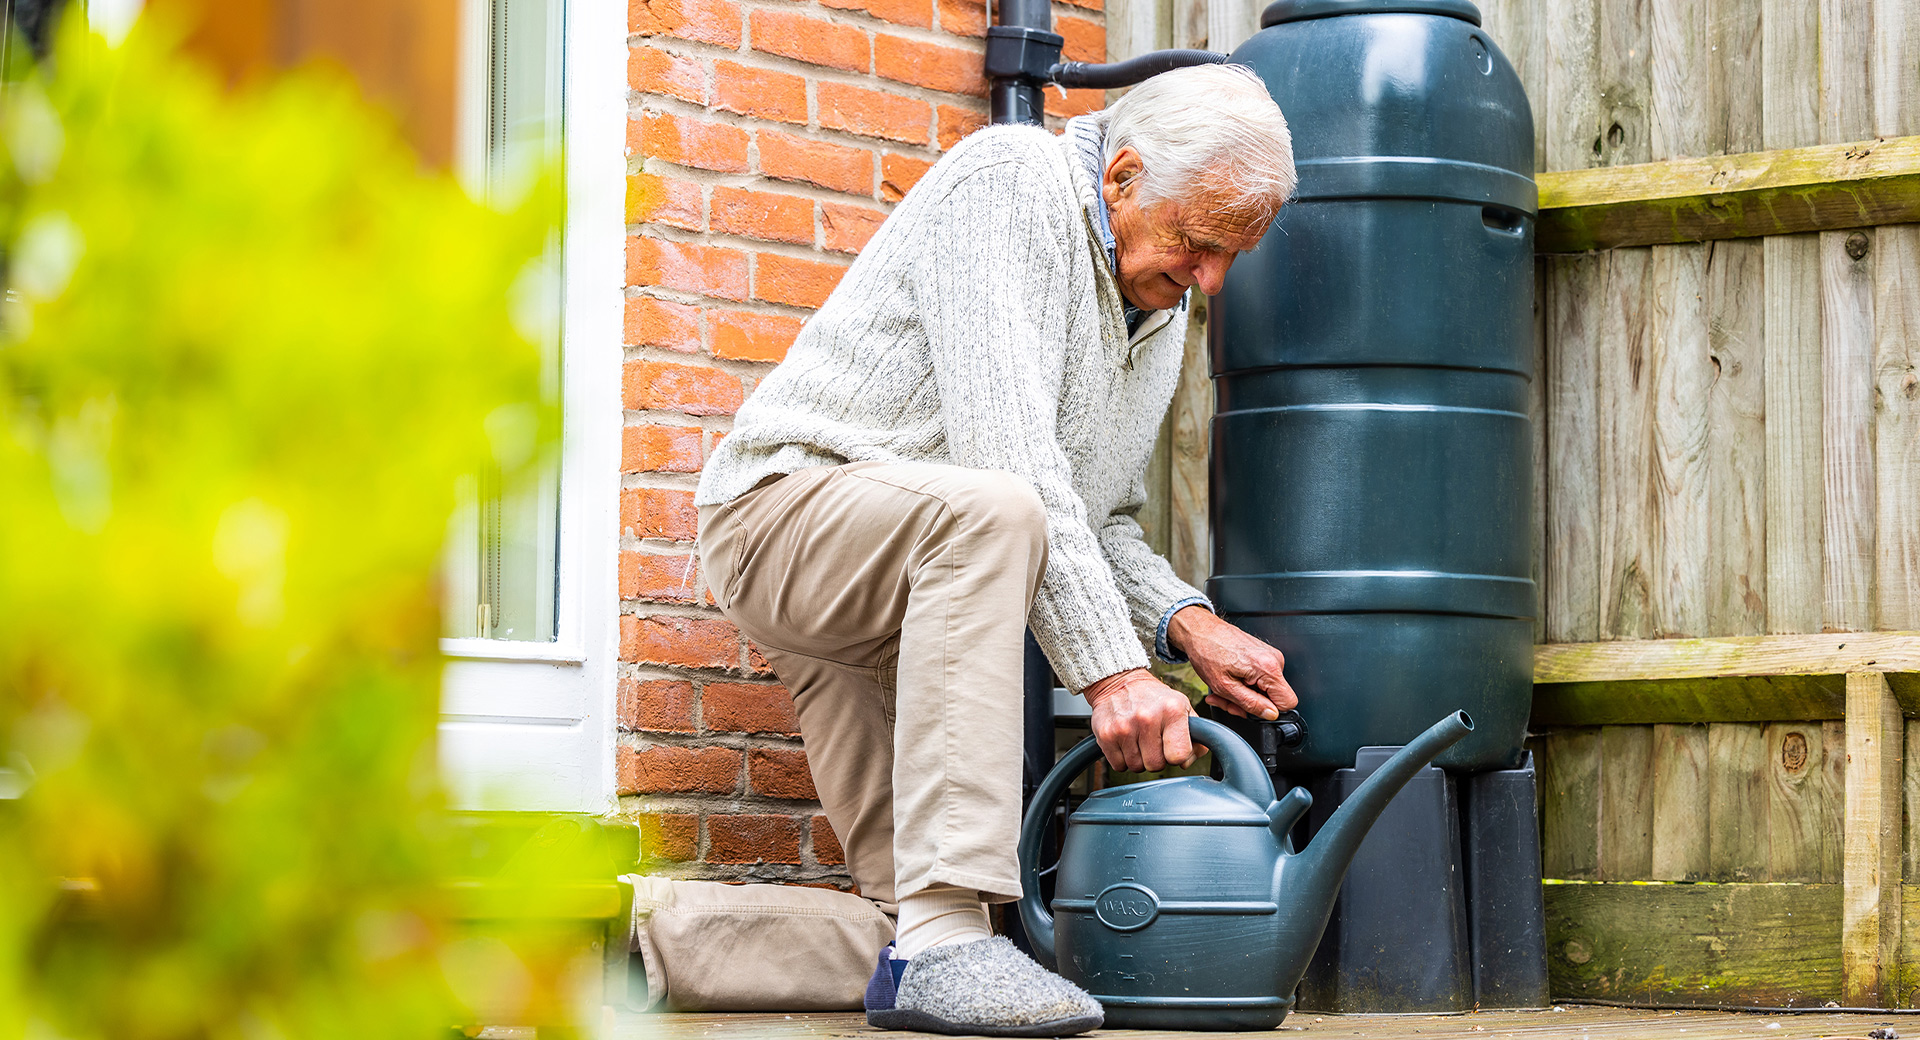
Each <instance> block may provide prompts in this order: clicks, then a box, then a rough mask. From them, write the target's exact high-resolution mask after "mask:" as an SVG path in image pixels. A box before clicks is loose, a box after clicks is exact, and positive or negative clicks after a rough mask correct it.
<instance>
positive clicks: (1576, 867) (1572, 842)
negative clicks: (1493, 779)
mask: <svg viewBox="0 0 1920 1040" xmlns="http://www.w3.org/2000/svg"><path fill="white" fill-rule="evenodd" d="M1534 748H1535V757H1534V761H1535V763H1536V764H1537V769H1538V771H1539V772H1538V776H1539V784H1540V848H1541V854H1540V860H1541V862H1540V868H1541V873H1542V875H1543V876H1544V877H1548V878H1559V879H1563V880H1569V881H1596V880H1598V879H1599V860H1600V731H1599V730H1598V729H1595V728H1587V729H1567V730H1560V731H1557V732H1554V733H1548V734H1546V735H1544V736H1540V737H1536V738H1534Z"/></svg>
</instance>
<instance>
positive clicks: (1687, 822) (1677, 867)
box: [1652, 725, 1708, 881]
mask: <svg viewBox="0 0 1920 1040" xmlns="http://www.w3.org/2000/svg"><path fill="white" fill-rule="evenodd" d="M1707 799H1708V793H1707V727H1705V726H1672V725H1666V726H1655V727H1653V871H1652V877H1653V879H1654V880H1656V881H1698V880H1700V879H1702V878H1704V877H1705V876H1706V874H1707V824H1708V818H1707Z"/></svg>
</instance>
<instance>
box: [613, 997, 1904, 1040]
mask: <svg viewBox="0 0 1920 1040" xmlns="http://www.w3.org/2000/svg"><path fill="white" fill-rule="evenodd" d="M1912 1022H1913V1020H1912V1019H1911V1018H1899V1017H1893V1016H1875V1015H1858V1014H1824V1013H1823V1014H1809V1015H1766V1014H1731V1013H1725V1012H1714V1011H1646V1010H1634V1009H1627V1008H1610V1007H1582V1006H1578V1005H1565V1006H1560V1007H1555V1008H1554V1009H1553V1010H1550V1011H1545V1010H1543V1011H1481V1012H1476V1013H1474V1014H1467V1015H1315V1014H1311V1013H1306V1012H1303V1013H1301V1014H1297V1015H1293V1016H1290V1017H1289V1018H1288V1019H1287V1021H1286V1022H1285V1024H1283V1025H1282V1026H1281V1027H1280V1028H1279V1029H1277V1030H1274V1031H1272V1032H1264V1033H1177V1032H1163V1031H1145V1030H1126V1029H1102V1030H1099V1031H1097V1032H1094V1033H1089V1034H1086V1035H1087V1036H1089V1037H1092V1038H1094V1040H1108V1038H1111V1040H1171V1038H1173V1037H1186V1038H1211V1040H1232V1038H1235V1037H1272V1036H1275V1035H1276V1034H1285V1035H1287V1036H1304V1037H1309V1038H1311V1037H1326V1038H1329V1040H1331V1038H1334V1037H1367V1038H1369V1040H1399V1038H1410V1037H1419V1038H1421V1040H1534V1038H1541V1037H1566V1036H1578V1037H1582V1038H1585V1040H1643V1038H1652V1037H1659V1038H1661V1040H1674V1038H1676V1037H1684V1038H1685V1040H1740V1038H1745V1037H1768V1038H1771V1040H1815V1038H1819V1037H1833V1036H1843V1037H1864V1036H1866V1035H1867V1033H1868V1031H1869V1030H1872V1029H1875V1028H1878V1027H1881V1026H1886V1025H1892V1026H1894V1027H1895V1028H1897V1029H1899V1030H1900V1031H1901V1032H1902V1033H1909V1032H1911V1031H1912V1026H1911V1023H1912ZM932 1035H933V1034H929V1033H892V1032H882V1031H880V1030H877V1029H870V1028H868V1027H867V1024H866V1020H865V1019H864V1018H863V1017H862V1016H860V1015H858V1014H831V1015H824V1014H823V1015H807V1014H800V1015H777V1014H776V1015H695V1014H684V1015H675V1014H665V1015H639V1014H622V1015H620V1016H618V1018H617V1020H616V1023H615V1027H614V1030H613V1033H612V1036H611V1038H610V1040H788V1038H794V1037H820V1038H822V1040H831V1038H840V1037H847V1038H852V1037H870V1038H874V1040H918V1038H922V1037H931V1036H932Z"/></svg>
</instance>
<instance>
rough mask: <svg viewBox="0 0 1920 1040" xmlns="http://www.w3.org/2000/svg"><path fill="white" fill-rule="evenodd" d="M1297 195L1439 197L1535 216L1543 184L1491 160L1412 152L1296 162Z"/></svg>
mask: <svg viewBox="0 0 1920 1040" xmlns="http://www.w3.org/2000/svg"><path fill="white" fill-rule="evenodd" d="M1295 166H1296V168H1297V169H1298V170H1299V172H1300V187H1299V189H1298V190H1296V191H1295V192H1294V193H1293V197H1294V200H1295V201H1308V200H1326V199H1437V200H1440V201H1442V202H1465V203H1470V204H1472V205H1475V206H1498V207H1500V208H1502V209H1509V210H1513V211H1514V212H1516V213H1522V214H1525V215H1526V216H1529V217H1532V216H1537V215H1539V212H1540V189H1539V187H1538V186H1536V185H1535V184H1534V183H1533V178H1532V177H1530V176H1527V175H1526V174H1521V173H1515V172H1514V171H1512V170H1503V169H1501V168H1500V167H1498V166H1488V165H1486V164H1485V163H1474V162H1462V161H1461V160H1458V159H1434V158H1429V157H1425V156H1408V155H1361V156H1341V157H1338V158H1332V159H1302V160H1300V161H1299V162H1298V163H1296V164H1295Z"/></svg>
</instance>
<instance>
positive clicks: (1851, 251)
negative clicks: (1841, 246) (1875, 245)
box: [1847, 231, 1871, 260]
mask: <svg viewBox="0 0 1920 1040" xmlns="http://www.w3.org/2000/svg"><path fill="white" fill-rule="evenodd" d="M1870 245H1871V243H1869V242H1868V241H1867V236H1866V234H1865V233H1864V232H1860V231H1855V232H1854V233H1853V234H1851V235H1848V236H1847V255H1848V256H1850V257H1852V258H1853V259H1855V260H1863V259H1865V258H1866V255H1867V249H1868V248H1869V247H1870Z"/></svg>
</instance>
